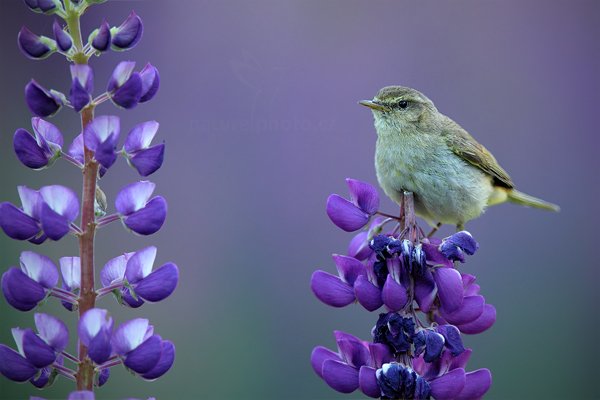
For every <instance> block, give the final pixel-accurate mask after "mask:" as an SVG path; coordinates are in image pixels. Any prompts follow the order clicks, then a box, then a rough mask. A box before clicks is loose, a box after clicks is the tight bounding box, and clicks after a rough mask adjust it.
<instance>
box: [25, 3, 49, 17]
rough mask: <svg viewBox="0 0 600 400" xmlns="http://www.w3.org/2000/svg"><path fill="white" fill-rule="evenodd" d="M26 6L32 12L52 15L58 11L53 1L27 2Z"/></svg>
mask: <svg viewBox="0 0 600 400" xmlns="http://www.w3.org/2000/svg"><path fill="white" fill-rule="evenodd" d="M25 4H26V5H27V7H29V9H31V11H34V12H43V13H46V14H52V13H53V12H54V11H55V10H56V3H55V2H54V1H53V0H25Z"/></svg>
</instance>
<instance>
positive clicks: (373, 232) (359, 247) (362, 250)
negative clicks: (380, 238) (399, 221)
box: [348, 217, 383, 261]
mask: <svg viewBox="0 0 600 400" xmlns="http://www.w3.org/2000/svg"><path fill="white" fill-rule="evenodd" d="M382 222H383V218H382V217H377V218H373V220H372V221H371V224H370V225H369V229H368V230H367V231H363V232H359V233H357V234H356V235H355V236H354V237H353V238H352V240H351V241H350V243H349V244H348V255H349V256H350V257H354V258H356V259H357V260H360V261H364V260H366V259H367V258H369V257H370V256H371V254H373V250H371V247H370V246H369V243H370V241H371V240H372V239H373V238H374V237H375V236H377V235H378V234H379V233H381V230H382Z"/></svg>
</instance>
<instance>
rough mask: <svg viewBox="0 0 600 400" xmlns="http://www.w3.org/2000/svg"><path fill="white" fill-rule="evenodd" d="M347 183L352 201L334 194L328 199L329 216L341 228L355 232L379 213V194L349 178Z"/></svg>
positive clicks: (369, 186)
mask: <svg viewBox="0 0 600 400" xmlns="http://www.w3.org/2000/svg"><path fill="white" fill-rule="evenodd" d="M346 183H347V184H348V188H349V189H350V201H348V200H346V199H344V198H343V197H341V196H339V195H337V194H332V195H331V196H329V198H328V199H327V215H328V216H329V218H330V219H331V221H332V222H333V223H334V224H335V225H337V226H338V227H339V228H341V229H343V230H345V231H346V232H353V231H356V230H358V229H360V228H362V227H363V226H365V225H366V224H367V222H369V219H370V218H371V216H373V215H374V214H375V213H376V212H377V210H378V208H379V194H378V193H377V189H375V187H373V186H372V185H369V184H368V183H366V182H361V181H358V180H355V179H349V178H348V179H346Z"/></svg>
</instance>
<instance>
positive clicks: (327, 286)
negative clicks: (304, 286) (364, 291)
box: [310, 270, 355, 307]
mask: <svg viewBox="0 0 600 400" xmlns="http://www.w3.org/2000/svg"><path fill="white" fill-rule="evenodd" d="M310 288H311V289H312V291H313V293H314V294H315V296H317V298H318V299H319V300H321V301H322V302H323V303H325V304H327V305H330V306H332V307H345V306H347V305H348V304H350V303H352V302H353V301H354V299H355V297H354V290H353V289H352V286H350V285H349V284H347V283H346V282H344V281H342V280H341V279H340V278H339V277H337V276H335V275H331V274H329V273H327V272H325V271H321V270H318V271H315V272H314V273H313V274H312V277H311V279H310Z"/></svg>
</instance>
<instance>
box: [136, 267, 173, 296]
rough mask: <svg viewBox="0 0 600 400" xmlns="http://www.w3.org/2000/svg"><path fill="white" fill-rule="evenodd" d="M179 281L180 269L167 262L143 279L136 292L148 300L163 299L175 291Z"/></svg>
mask: <svg viewBox="0 0 600 400" xmlns="http://www.w3.org/2000/svg"><path fill="white" fill-rule="evenodd" d="M178 281H179V270H178V269H177V266H176V265H175V264H173V263H167V264H165V265H163V266H162V267H160V268H159V269H157V270H156V271H154V272H152V273H151V274H150V275H148V276H147V277H146V278H144V279H142V280H141V281H140V282H139V283H138V284H137V285H136V286H135V293H136V294H137V295H138V296H140V297H142V298H143V299H144V300H146V301H150V302H157V301H161V300H163V299H165V298H167V297H168V296H170V295H171V293H173V291H174V290H175V288H176V287H177V282H178Z"/></svg>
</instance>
